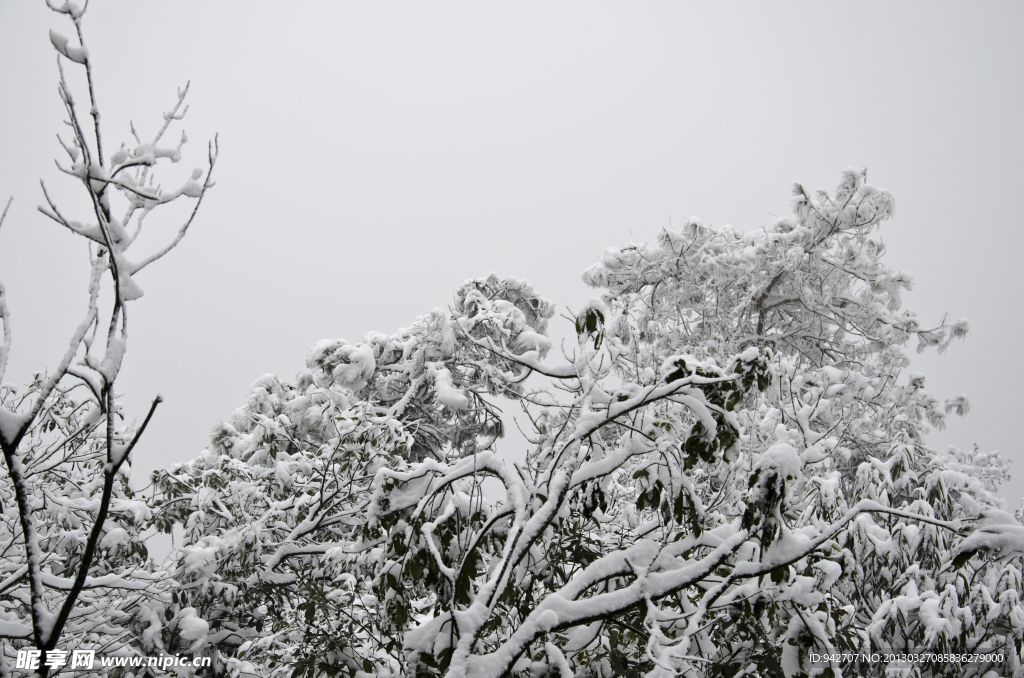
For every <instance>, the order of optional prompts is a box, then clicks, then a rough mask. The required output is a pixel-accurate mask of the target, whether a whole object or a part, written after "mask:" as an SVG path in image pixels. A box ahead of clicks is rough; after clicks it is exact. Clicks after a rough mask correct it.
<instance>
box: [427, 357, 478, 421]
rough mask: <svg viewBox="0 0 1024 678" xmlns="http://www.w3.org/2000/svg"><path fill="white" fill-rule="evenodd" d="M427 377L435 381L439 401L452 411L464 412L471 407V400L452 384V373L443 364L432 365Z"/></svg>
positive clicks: (429, 366)
mask: <svg viewBox="0 0 1024 678" xmlns="http://www.w3.org/2000/svg"><path fill="white" fill-rule="evenodd" d="M427 376H429V377H430V378H431V379H433V380H434V392H435V393H436V394H437V399H438V400H440V401H441V403H443V404H444V405H445V406H446V407H448V408H450V409H452V410H456V411H458V410H464V409H466V408H467V407H469V398H468V397H467V396H466V394H465V393H463V392H462V391H460V390H459V389H457V388H455V386H454V385H453V384H452V373H451V372H450V371H449V370H448V368H446V367H443V366H442V363H430V364H429V365H428V366H427Z"/></svg>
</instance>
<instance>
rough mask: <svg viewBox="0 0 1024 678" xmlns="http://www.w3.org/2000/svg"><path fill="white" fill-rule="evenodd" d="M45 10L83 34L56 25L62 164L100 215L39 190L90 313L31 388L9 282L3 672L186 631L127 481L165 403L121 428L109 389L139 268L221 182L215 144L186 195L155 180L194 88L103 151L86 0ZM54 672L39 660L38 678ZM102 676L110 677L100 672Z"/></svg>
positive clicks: (1, 299)
mask: <svg viewBox="0 0 1024 678" xmlns="http://www.w3.org/2000/svg"><path fill="white" fill-rule="evenodd" d="M48 4H49V6H50V8H51V9H53V10H54V11H55V12H57V13H59V14H62V15H64V16H66V17H67V18H68V19H70V21H71V25H72V28H73V29H74V31H75V34H76V37H77V42H78V45H75V44H73V41H72V40H69V38H67V37H65V36H64V35H61V34H59V33H57V32H56V31H51V32H50V41H51V43H52V45H53V47H54V49H55V50H56V51H57V54H58V55H59V56H58V59H57V63H58V65H59V67H60V80H59V85H58V93H59V95H60V99H61V102H62V104H63V106H64V110H65V112H66V115H67V119H66V120H65V123H66V124H67V126H68V130H69V131H68V134H69V135H70V136H69V138H68V139H67V140H65V139H63V138H61V137H60V136H58V139H59V140H60V143H61V145H62V146H63V149H64V151H65V152H66V153H67V158H68V159H67V161H66V163H65V164H61V162H59V161H58V163H57V166H58V168H59V169H60V170H61V171H62V172H64V173H65V174H67V175H69V176H71V177H73V178H74V179H75V181H76V183H78V184H79V185H80V186H81V187H82V189H84V192H85V195H86V197H87V198H88V205H89V206H90V208H91V209H90V214H89V215H88V216H86V217H84V218H83V221H79V220H76V219H73V218H71V216H70V215H66V214H65V213H64V212H62V210H61V209H60V208H59V207H58V206H57V204H56V203H55V202H54V200H53V199H52V198H51V196H50V194H49V192H48V191H47V190H46V186H45V184H44V185H43V196H44V198H45V200H46V204H45V205H43V206H41V207H40V208H39V211H40V212H42V213H43V214H44V215H46V216H47V217H49V218H50V219H52V220H53V221H55V222H57V223H58V224H60V225H61V226H63V227H64V228H66V229H68V230H69V231H71V232H72V233H74V234H75V235H78V236H82V237H83V238H85V239H86V240H87V241H88V247H89V261H90V269H91V270H90V276H89V280H88V289H87V298H88V304H87V307H86V312H85V316H84V318H83V319H82V320H81V322H80V323H79V324H78V326H77V327H76V329H75V330H74V332H73V334H72V337H71V340H70V342H69V345H68V349H67V351H66V352H65V353H64V355H63V356H62V357H61V358H60V360H59V362H58V363H57V365H56V366H55V367H54V368H52V369H50V370H48V371H47V372H41V373H38V374H36V376H35V378H34V379H33V381H32V382H31V383H30V384H28V385H27V386H24V387H16V386H14V385H11V384H7V383H3V374H4V370H5V368H6V365H7V359H8V356H9V354H10V351H11V348H12V322H11V314H10V309H9V307H8V306H7V304H6V300H5V294H6V292H5V290H4V288H3V286H2V285H0V321H2V331H3V342H2V343H0V384H2V385H0V450H2V452H3V457H4V466H3V469H4V473H3V475H2V477H0V554H2V557H0V637H2V638H4V639H5V642H4V643H3V645H2V650H0V675H10V673H9V671H10V670H11V667H13V666H14V661H15V660H14V658H15V654H16V652H17V651H18V650H19V649H26V648H35V649H36V650H38V651H40V652H42V653H44V654H43V656H44V657H45V653H46V652H48V651H51V650H54V649H60V650H63V649H64V648H66V647H68V646H69V645H73V646H74V648H75V649H81V650H89V649H93V650H95V651H96V652H97V653H98V654H100V655H107V656H109V655H125V654H137V653H138V652H139V651H140V649H139V647H140V638H144V637H145V636H146V635H147V634H148V633H151V627H152V626H153V625H154V624H156V625H158V626H160V625H162V624H168V625H170V626H180V624H178V622H177V621H176V620H174V619H165V620H158V621H154V620H155V613H154V610H155V609H157V608H159V609H163V602H164V601H166V602H170V594H169V593H168V592H166V589H167V588H168V586H167V581H166V576H165V574H164V573H163V572H161V571H160V570H158V569H157V568H155V567H154V566H153V565H152V563H151V562H150V561H149V559H148V558H147V553H146V547H145V545H144V543H143V540H142V539H141V536H140V532H141V530H142V529H143V526H144V525H146V524H148V522H149V521H150V520H152V515H151V513H150V511H149V508H148V504H147V503H146V501H144V500H142V499H141V498H140V497H138V496H136V495H135V494H134V493H133V491H132V490H131V488H130V487H129V485H128V475H129V472H130V463H129V459H130V454H131V451H132V449H133V447H134V446H135V444H136V442H137V441H138V439H139V436H140V435H141V434H142V433H143V431H144V430H145V428H146V425H147V424H148V422H149V419H150V417H152V415H153V412H154V410H155V408H156V406H157V404H158V403H159V402H160V397H159V396H157V397H156V398H155V399H154V401H153V404H152V406H151V407H150V409H149V413H148V415H147V416H146V418H145V420H144V421H143V422H142V424H141V425H139V426H137V427H136V426H134V425H132V426H125V425H124V424H123V422H121V421H120V419H121V406H120V404H119V403H118V402H117V401H116V400H115V397H116V396H115V391H114V386H115V381H116V380H117V377H118V374H119V372H120V370H121V364H122V361H123V359H124V355H125V351H126V348H127V331H126V328H127V314H128V309H127V306H126V304H127V303H128V302H131V301H134V300H136V299H138V298H139V297H141V296H142V288H141V287H140V286H139V283H138V282H137V281H136V280H135V278H134V275H135V274H136V273H138V272H139V271H140V270H142V269H143V268H144V267H146V266H148V265H149V264H151V263H153V262H155V261H156V260H158V259H160V258H161V257H163V256H164V255H165V254H167V253H168V252H169V251H170V250H171V249H173V248H174V247H175V246H176V245H177V244H178V242H179V241H180V240H181V239H182V237H184V235H185V232H186V230H187V229H188V227H189V224H190V223H191V222H192V218H193V217H194V216H195V213H196V212H195V210H196V209H198V207H199V203H200V202H201V201H202V198H203V196H204V195H205V193H206V190H207V189H209V188H210V187H211V186H212V185H213V184H212V182H211V181H210V171H212V169H213V163H214V160H215V158H216V154H215V150H214V147H213V146H211V148H210V153H209V167H208V169H206V170H203V169H196V170H195V171H193V172H191V173H190V174H188V176H187V178H186V179H185V180H184V183H183V184H182V186H181V187H180V188H178V189H175V190H171V191H165V190H162V189H161V188H160V186H159V184H155V182H154V179H155V174H154V172H155V169H154V168H155V167H156V165H157V164H158V163H159V162H160V161H161V160H163V159H166V160H169V161H170V162H172V163H174V162H177V161H178V160H179V159H180V157H181V146H182V145H183V144H184V143H185V141H186V138H185V135H184V133H183V134H182V137H181V142H180V143H179V144H178V145H177V146H176V147H174V148H161V147H160V146H158V144H159V143H160V140H161V139H162V138H163V135H164V133H165V132H166V131H167V129H168V127H169V126H170V125H171V124H172V123H173V122H174V121H177V120H180V119H181V118H182V117H183V116H184V109H183V108H182V107H183V104H184V99H185V90H183V91H180V92H179V93H178V98H177V102H176V103H175V105H174V107H173V109H172V110H171V111H169V112H167V113H165V114H164V115H163V120H162V122H161V125H160V127H159V129H158V131H157V132H156V134H155V135H154V137H153V141H151V142H143V141H141V140H140V138H139V136H138V135H137V134H136V133H135V130H134V129H132V134H133V136H134V137H135V139H134V142H133V143H132V145H131V146H125V145H122V147H121V148H120V149H119V150H117V151H115V152H114V153H113V154H111V155H109V157H105V156H104V147H103V138H102V136H101V133H100V122H99V121H100V111H99V108H98V107H97V104H96V98H95V87H96V83H95V82H94V79H93V71H92V65H91V62H90V59H89V51H88V49H86V46H85V43H84V41H83V38H82V15H83V13H84V7H79V6H77V5H75V4H73V3H70V2H65V3H64V4H61V5H56V4H54V3H48ZM65 67H68V68H71V69H79V70H78V72H79V73H81V75H82V76H83V77H82V88H83V89H84V90H86V91H87V92H88V99H89V100H88V102H87V104H86V109H87V110H88V112H89V116H90V117H91V118H92V120H91V122H90V123H86V122H85V119H84V118H82V117H80V116H79V107H78V105H77V104H76V102H75V100H74V97H73V96H72V88H71V87H70V86H69V81H68V80H67V79H66V74H65ZM186 90H187V88H186ZM204 175H205V178H204ZM181 196H186V197H188V198H192V199H194V200H195V205H194V209H193V210H192V212H191V214H190V216H189V217H188V219H187V221H186V222H185V223H184V224H183V225H182V226H181V227H180V228H179V230H178V232H177V234H176V235H175V236H174V237H173V238H171V239H170V240H169V242H167V243H166V244H165V245H164V246H163V247H160V248H159V249H157V250H156V251H153V252H150V253H148V254H146V255H144V256H142V257H141V258H138V259H134V260H130V259H129V258H128V257H129V250H130V248H131V246H132V244H133V243H134V242H135V240H136V238H137V237H138V235H139V233H140V232H141V230H142V225H143V222H144V220H147V217H149V215H150V213H151V212H152V211H153V210H154V209H156V208H157V207H159V206H161V205H164V204H166V203H169V202H171V201H173V200H176V199H177V198H179V197H181ZM9 205H10V202H8V206H9ZM6 213H7V210H6V209H5V210H4V214H3V216H0V224H2V221H3V218H4V216H6ZM151 220H152V217H149V221H151ZM133 222H134V223H133ZM147 223H148V222H147ZM132 256H133V257H134V256H135V255H134V253H132ZM108 274H109V278H107V275H108ZM107 279H109V281H110V288H109V289H110V291H111V292H112V294H110V297H111V299H112V301H111V303H110V308H109V315H107V314H106V313H105V312H104V311H103V310H102V307H104V306H106V304H103V303H101V299H102V298H105V297H104V296H101V292H102V290H103V287H104V280H107ZM198 622H199V623H202V624H205V622H203V621H202V620H198ZM186 626H188V625H187V624H186ZM195 626H196V624H193V625H192V626H191V627H189V628H195ZM181 633H182V634H184V633H185V631H184V629H182V631H181ZM49 672H50V667H48V666H46V665H45V664H41V666H40V667H39V669H38V670H37V675H41V676H46V675H47V674H48V673H49ZM96 673H97V674H99V673H101V669H100V668H99V667H98V666H97V668H96ZM79 675H86V674H85V673H83V672H80V673H79Z"/></svg>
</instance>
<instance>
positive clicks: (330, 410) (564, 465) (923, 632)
mask: <svg viewBox="0 0 1024 678" xmlns="http://www.w3.org/2000/svg"><path fill="white" fill-rule="evenodd" d="M892 210H893V199H892V197H891V196H890V194H888V193H887V192H885V191H882V190H880V189H877V188H874V187H872V186H870V185H868V184H867V183H866V175H865V172H863V171H855V170H847V171H846V172H845V173H844V175H843V179H842V181H841V183H840V184H839V187H838V188H837V189H836V190H835V191H834V192H832V193H825V192H819V193H817V194H814V195H812V194H810V193H808V192H807V191H806V190H804V188H803V187H801V186H799V185H798V186H797V187H796V191H795V202H794V212H795V214H794V217H793V218H786V219H779V220H777V221H776V222H775V223H773V224H772V225H770V226H768V227H765V228H761V229H759V230H755V231H751V232H749V233H738V232H736V231H734V230H733V229H732V228H731V227H728V226H726V227H723V228H712V227H708V226H705V225H703V224H702V223H701V222H700V221H698V220H696V219H691V220H689V221H688V222H686V224H684V225H683V226H682V228H681V229H679V230H674V229H665V230H663V231H662V232H661V234H660V235H659V236H658V238H657V240H656V241H655V242H654V243H653V244H648V245H630V246H628V247H620V248H612V249H609V250H607V251H606V252H605V253H604V254H603V255H602V256H601V259H600V261H599V262H598V263H597V264H595V265H594V266H593V267H591V268H590V269H588V270H587V271H586V272H585V273H584V280H585V281H586V282H587V283H588V284H589V285H591V286H592V287H594V288H595V289H597V290H600V294H601V296H600V297H599V298H596V299H594V300H592V301H591V302H589V303H588V304H586V305H585V306H584V307H583V308H581V309H579V311H578V312H577V313H576V314H575V317H574V318H570V322H573V323H574V324H575V331H576V336H577V342H576V343H575V345H573V346H571V347H565V346H563V347H562V350H561V352H560V353H559V354H557V355H555V356H551V355H549V354H550V353H551V348H552V347H551V342H550V340H549V339H548V337H547V325H548V321H549V319H551V318H552V317H553V316H554V313H555V309H554V306H553V305H552V304H551V303H550V302H549V301H547V300H545V299H543V298H542V297H541V296H539V295H538V294H537V293H536V292H535V291H534V289H533V288H532V286H530V285H529V284H528V283H525V282H522V281H518V280H515V279H512V278H505V279H501V278H498V277H496V276H493V275H492V276H491V277H489V278H487V279H479V280H469V281H467V282H466V283H465V284H463V285H462V286H461V287H460V288H459V289H458V290H457V291H456V294H455V301H454V304H453V305H452V307H451V308H450V309H447V310H442V309H437V310H435V311H433V312H432V313H430V314H428V315H426V316H423V317H421V318H420V319H418V320H417V321H416V322H415V323H414V324H413V325H412V327H410V328H409V329H406V330H402V331H401V332H399V333H397V334H395V335H391V336H388V335H383V334H378V333H371V334H368V335H366V336H365V337H364V338H363V339H362V341H360V342H358V343H354V344H350V343H348V342H345V341H341V340H337V341H325V342H321V343H320V344H318V345H317V346H316V347H315V348H314V349H313V350H312V351H311V352H310V353H309V355H308V357H307V361H306V364H307V368H308V369H307V370H306V371H305V372H303V373H301V374H300V375H299V376H298V378H297V379H296V380H295V381H294V382H286V381H283V380H281V379H279V378H277V377H276V376H273V375H267V376H265V377H262V378H261V379H259V380H258V381H257V382H256V383H255V384H253V387H252V390H251V393H250V396H249V400H248V402H247V403H246V404H245V405H244V406H243V407H242V408H241V409H239V410H238V411H236V412H235V414H234V415H233V416H232V417H231V419H230V420H229V421H227V422H224V423H222V424H220V425H219V426H218V427H217V428H216V429H215V431H214V434H213V438H212V441H211V445H210V447H209V448H208V449H207V450H205V451H204V452H203V453H202V454H201V455H200V456H199V457H198V458H197V459H195V460H194V461H192V462H189V463H187V464H181V465H177V466H174V467H172V468H170V469H167V470H159V471H157V472H156V473H154V476H153V497H152V509H153V512H152V518H151V520H152V523H153V524H154V525H156V526H157V527H159V528H160V529H162V530H165V531H170V530H171V529H172V528H173V527H174V526H175V525H181V526H182V527H183V529H184V539H183V545H182V547H181V548H180V549H179V550H178V551H176V552H175V553H174V554H173V555H172V559H171V561H170V564H169V566H168V570H167V576H168V577H170V578H172V579H173V581H174V584H173V586H174V588H175V592H174V595H173V602H172V604H171V605H170V606H168V607H167V608H166V609H165V614H166V615H167V616H169V617H178V616H179V615H182V614H184V613H185V612H184V611H186V610H187V611H191V612H189V613H190V614H192V613H194V614H195V615H196V616H197V618H201V619H202V620H203V621H204V622H205V623H206V624H208V627H207V632H206V633H205V634H204V635H203V636H202V637H195V636H194V635H193V636H188V638H189V639H190V642H194V643H202V644H205V646H206V647H208V648H211V649H213V650H216V652H217V653H218V656H219V657H220V658H221V660H222V662H223V663H222V664H221V667H222V670H223V671H225V672H226V673H228V674H230V675H232V676H281V677H284V676H318V675H328V676H332V675H335V676H380V677H383V676H398V675H401V676H408V677H410V678H411V677H413V676H447V677H449V678H486V677H488V676H490V677H493V678H500V677H503V676H515V677H517V678H525V677H527V676H530V677H531V678H537V677H539V676H560V677H561V678H569V677H570V676H577V677H580V678H583V677H588V676H594V677H597V676H602V677H608V676H649V677H667V676H687V677H697V676H704V677H708V678H710V677H726V676H729V677H738V676H754V677H762V678H767V677H769V676H771V677H775V676H787V677H792V676H833V677H835V676H841V675H845V676H853V675H857V676H860V675H865V676H874V675H877V676H882V675H895V674H894V673H893V672H897V673H898V674H899V675H910V676H978V677H979V678H980V677H982V676H984V677H986V678H993V677H995V676H1004V677H1007V678H1009V677H1011V676H1014V677H1018V678H1019V677H1020V676H1024V669H1022V668H1021V660H1022V656H1024V645H1022V643H1024V641H1022V637H1024V605H1022V602H1021V593H1022V591H1024V586H1022V581H1021V571H1022V559H1024V525H1022V524H1021V522H1020V521H1019V520H1018V519H1017V518H1015V517H1014V516H1012V515H1010V514H1008V513H1006V507H1005V503H1004V501H1003V500H1002V499H1000V498H999V497H998V496H997V495H996V489H997V487H998V485H999V483H1000V482H1003V481H1005V480H1006V479H1007V477H1008V475H1007V466H1008V462H1007V461H1006V460H1005V459H1003V458H1001V457H999V456H998V455H997V454H986V453H983V452H981V451H979V450H976V449H975V450H974V451H972V452H962V451H960V450H956V449H951V450H949V451H946V452H942V451H938V450H935V449H933V448H931V447H929V446H928V445H927V442H926V434H927V432H928V430H929V428H934V427H941V426H942V425H943V421H944V419H945V417H946V416H947V415H948V414H949V413H953V412H955V413H957V414H961V415H962V414H965V413H966V412H967V410H968V409H969V404H968V402H967V400H966V398H964V397H963V396H958V397H955V398H952V399H950V400H946V401H940V400H938V399H937V398H935V397H934V396H932V395H930V394H929V393H928V392H927V391H926V390H925V388H924V377H923V376H922V375H920V374H917V373H914V372H908V365H909V361H908V358H907V356H906V355H905V353H904V350H905V348H906V347H907V345H908V343H909V342H910V341H911V340H916V341H917V345H918V350H924V349H926V348H929V347H935V348H937V349H938V350H939V351H944V350H945V349H946V347H947V346H949V344H950V342H951V341H952V340H953V339H956V338H958V337H962V336H964V335H965V334H966V332H967V329H968V328H967V324H966V322H964V321H959V322H955V323H950V322H947V321H945V320H944V321H942V322H941V323H939V324H937V325H935V326H926V325H923V324H922V323H921V322H920V321H919V320H918V318H917V317H916V315H915V314H914V313H913V312H911V311H906V310H901V307H902V299H901V294H902V292H903V291H905V290H907V289H909V288H910V285H911V280H910V277H909V276H908V275H907V274H905V273H902V272H899V271H895V270H893V269H890V268H888V267H887V266H886V265H884V264H883V263H882V260H881V259H882V255H883V252H884V246H883V244H882V241H881V239H880V237H879V236H878V227H879V224H880V223H881V222H882V221H884V220H886V219H887V218H889V217H890V216H891V214H892ZM509 403H511V404H515V405H518V406H520V407H521V409H522V412H523V415H524V416H522V417H520V419H519V424H521V425H523V426H524V427H525V428H526V431H525V433H526V435H527V437H528V439H529V449H528V450H527V451H526V454H525V459H522V460H521V461H515V459H516V458H502V457H501V456H499V454H498V452H497V441H498V439H499V438H501V436H502V434H503V433H504V430H503V426H504V424H503V420H502V418H501V416H500V410H499V405H500V404H504V405H507V404H509ZM194 628H195V626H190V627H189V629H188V630H189V632H190V633H191V632H192V630H193V629H194ZM161 633H162V635H161V636H160V637H159V639H157V638H156V637H155V636H154V639H153V640H154V642H156V641H157V640H159V642H162V643H165V644H166V643H175V642H180V641H179V640H176V638H179V637H182V635H183V634H182V629H181V628H180V627H178V628H175V627H173V626H171V625H168V626H166V627H164V628H163V630H162V631H161ZM876 652H877V653H895V654H915V653H916V654H922V655H923V654H924V653H931V654H930V655H927V656H925V657H923V658H920V657H912V658H911V659H910V660H909V661H904V662H903V663H900V662H899V661H897V662H893V663H886V662H884V661H871V660H870V655H871V653H876ZM843 653H846V655H847V656H846V657H845V658H844V657H843V656H841V655H842V654H843ZM814 655H818V660H817V661H813V657H814ZM901 661H902V660H901Z"/></svg>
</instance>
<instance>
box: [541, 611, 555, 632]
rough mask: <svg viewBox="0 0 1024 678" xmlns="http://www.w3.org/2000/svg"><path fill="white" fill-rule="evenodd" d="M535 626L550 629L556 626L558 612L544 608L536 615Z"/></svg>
mask: <svg viewBox="0 0 1024 678" xmlns="http://www.w3.org/2000/svg"><path fill="white" fill-rule="evenodd" d="M537 626H539V627H540V628H542V629H544V630H545V631H550V630H551V629H553V628H555V627H556V626H558V613H557V612H555V611H554V610H544V611H543V612H541V613H540V614H539V615H538V616H537Z"/></svg>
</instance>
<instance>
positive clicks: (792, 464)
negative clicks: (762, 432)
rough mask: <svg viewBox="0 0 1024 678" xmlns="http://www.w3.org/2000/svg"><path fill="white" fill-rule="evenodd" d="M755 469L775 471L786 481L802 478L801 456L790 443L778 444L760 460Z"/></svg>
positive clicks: (770, 448) (768, 450) (769, 449)
mask: <svg viewBox="0 0 1024 678" xmlns="http://www.w3.org/2000/svg"><path fill="white" fill-rule="evenodd" d="M755 468H760V469H774V470H776V471H778V473H779V475H780V476H782V477H783V478H785V479H786V480H796V479H797V478H799V477H800V455H799V454H797V452H796V449H795V448H794V447H793V446H792V445H790V444H789V443H776V444H774V445H772V446H771V447H769V448H768V449H767V450H766V451H765V453H764V454H762V455H761V458H760V459H759V460H758V462H757V464H756V466H755Z"/></svg>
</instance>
